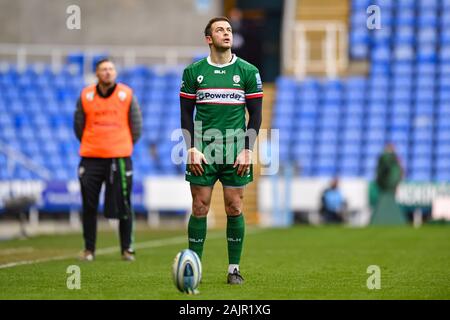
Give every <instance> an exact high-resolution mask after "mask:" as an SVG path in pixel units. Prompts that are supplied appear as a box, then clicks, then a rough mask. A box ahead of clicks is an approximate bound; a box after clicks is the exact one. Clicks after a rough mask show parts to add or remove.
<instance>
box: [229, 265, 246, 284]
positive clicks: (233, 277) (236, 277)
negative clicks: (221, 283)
mask: <svg viewBox="0 0 450 320" xmlns="http://www.w3.org/2000/svg"><path fill="white" fill-rule="evenodd" d="M228 283H229V284H243V283H244V278H242V276H241V273H240V272H239V270H238V269H236V268H235V269H234V271H233V273H229V274H228Z"/></svg>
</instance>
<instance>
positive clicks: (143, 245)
mask: <svg viewBox="0 0 450 320" xmlns="http://www.w3.org/2000/svg"><path fill="white" fill-rule="evenodd" d="M258 231H259V230H256V229H252V230H249V231H247V234H255V233H257V232H258ZM222 236H223V233H218V232H215V233H211V234H208V235H207V236H206V238H207V239H217V238H220V237H222ZM184 242H187V238H186V236H179V237H173V238H166V239H157V240H149V241H145V242H138V243H136V244H135V245H134V248H136V249H147V248H158V247H164V246H168V245H175V244H180V243H184ZM117 252H118V248H117V246H115V247H108V248H102V249H98V250H96V251H95V255H96V256H99V255H107V254H111V253H117ZM77 257H78V255H76V254H66V255H62V256H56V257H49V258H42V259H36V260H23V261H16V262H9V263H5V264H0V269H6V268H13V267H18V266H23V265H27V264H37V263H43V262H50V261H60V260H66V259H74V258H77Z"/></svg>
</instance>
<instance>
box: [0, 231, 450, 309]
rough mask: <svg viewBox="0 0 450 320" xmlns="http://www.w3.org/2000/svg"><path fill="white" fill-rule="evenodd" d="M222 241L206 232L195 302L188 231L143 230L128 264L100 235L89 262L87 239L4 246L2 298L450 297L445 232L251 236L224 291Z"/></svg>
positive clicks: (109, 238) (112, 237) (113, 239)
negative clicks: (187, 284)
mask: <svg viewBox="0 0 450 320" xmlns="http://www.w3.org/2000/svg"><path fill="white" fill-rule="evenodd" d="M225 239H226V238H225V231H224V230H210V231H209V232H208V236H207V241H206V244H205V251H204V254H203V282H202V284H201V286H200V288H199V289H200V294H199V295H196V296H188V295H185V294H182V293H180V292H178V291H177V289H176V288H175V286H174V284H173V282H172V275H171V267H172V262H173V259H174V257H175V255H176V254H177V252H178V251H179V250H181V249H184V248H185V247H186V246H187V240H186V232H185V231H183V230H180V231H153V230H145V231H139V232H138V233H137V234H136V243H137V248H138V249H137V260H136V261H135V262H131V263H130V262H124V261H121V260H120V256H119V250H118V239H117V235H116V234H115V233H114V232H101V233H99V235H98V249H99V253H100V254H99V255H98V256H97V259H96V261H95V262H92V263H88V262H80V261H78V260H77V259H76V255H77V253H78V252H79V249H80V248H81V247H82V241H81V235H80V234H71V235H64V236H41V237H36V238H32V239H28V240H14V241H6V242H0V299H199V300H202V299H239V300H241V299H450V228H449V227H448V226H425V227H422V228H420V229H413V228H410V227H370V228H365V229H351V228H345V227H293V228H289V229H248V233H247V235H246V238H245V243H244V245H245V247H244V252H243V258H242V261H241V272H242V274H243V276H244V278H245V280H246V282H245V284H244V285H243V286H229V285H227V284H226V269H227V263H228V261H227V251H226V240H225ZM102 248H103V249H102ZM36 259H40V260H41V261H35V260H36ZM48 259H56V260H50V261H49V260H48ZM6 265H8V266H9V267H6ZM70 265H78V266H79V267H80V269H81V289H80V290H69V289H67V285H66V281H67V278H68V276H69V274H67V273H66V270H67V267H68V266H70ZM370 265H377V266H379V267H380V270H381V289H379V290H369V289H368V288H367V285H366V282H367V279H368V277H369V276H370V274H368V273H367V268H368V266H370Z"/></svg>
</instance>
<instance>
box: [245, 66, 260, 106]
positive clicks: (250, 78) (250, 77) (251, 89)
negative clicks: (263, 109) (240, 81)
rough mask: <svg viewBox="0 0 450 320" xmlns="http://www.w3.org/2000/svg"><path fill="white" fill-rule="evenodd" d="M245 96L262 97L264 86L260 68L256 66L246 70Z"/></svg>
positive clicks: (249, 97) (248, 97) (251, 97)
mask: <svg viewBox="0 0 450 320" xmlns="http://www.w3.org/2000/svg"><path fill="white" fill-rule="evenodd" d="M246 74H247V75H246V82H245V98H246V99H253V98H262V96H263V87H262V81H261V76H260V74H259V70H258V69H257V68H256V67H253V68H250V69H249V70H247V72H246Z"/></svg>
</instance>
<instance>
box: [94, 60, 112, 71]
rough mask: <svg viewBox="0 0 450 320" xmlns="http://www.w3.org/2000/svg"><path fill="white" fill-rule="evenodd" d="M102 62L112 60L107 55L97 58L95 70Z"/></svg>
mask: <svg viewBox="0 0 450 320" xmlns="http://www.w3.org/2000/svg"><path fill="white" fill-rule="evenodd" d="M103 62H113V61H112V60H111V59H110V58H108V57H105V58H101V59H100V60H98V61H97V62H96V63H95V70H98V67H100V65H101V64H102V63H103Z"/></svg>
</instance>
